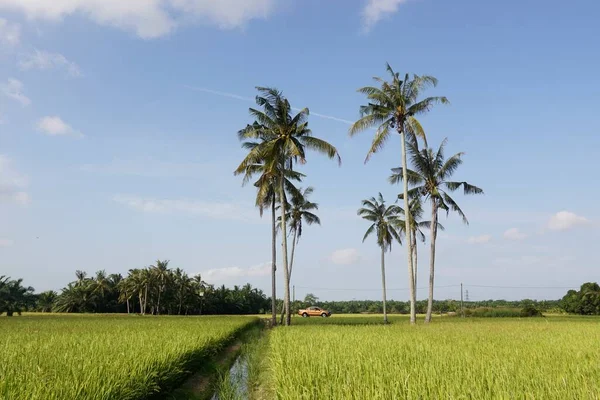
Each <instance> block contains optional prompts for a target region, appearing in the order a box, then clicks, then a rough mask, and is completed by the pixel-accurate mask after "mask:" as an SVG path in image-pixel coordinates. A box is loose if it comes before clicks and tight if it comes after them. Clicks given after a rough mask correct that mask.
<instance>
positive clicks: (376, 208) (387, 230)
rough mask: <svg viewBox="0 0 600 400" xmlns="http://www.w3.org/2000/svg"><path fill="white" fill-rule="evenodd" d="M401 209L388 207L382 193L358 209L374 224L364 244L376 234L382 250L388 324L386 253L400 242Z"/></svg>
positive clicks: (361, 214) (384, 313)
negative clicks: (394, 244)
mask: <svg viewBox="0 0 600 400" xmlns="http://www.w3.org/2000/svg"><path fill="white" fill-rule="evenodd" d="M400 212H401V209H400V207H398V206H397V205H395V204H392V205H389V206H386V204H385V200H384V199H383V196H382V195H381V193H379V196H378V198H377V199H376V198H375V197H371V198H370V199H369V200H363V201H362V208H359V209H358V215H359V216H361V217H362V218H363V219H366V220H367V221H369V222H372V224H371V226H370V227H369V229H367V232H366V233H365V236H364V237H363V242H364V241H365V240H367V238H368V237H369V236H370V235H371V234H372V233H373V232H375V233H376V235H377V245H379V247H380V248H381V286H382V289H383V322H384V323H386V324H387V322H388V318H387V309H386V290H385V252H386V251H388V250H390V251H391V250H392V242H394V241H398V243H401V241H400V234H399V232H398V230H397V229H396V227H397V226H398V225H400V222H401V220H400V217H399V214H400Z"/></svg>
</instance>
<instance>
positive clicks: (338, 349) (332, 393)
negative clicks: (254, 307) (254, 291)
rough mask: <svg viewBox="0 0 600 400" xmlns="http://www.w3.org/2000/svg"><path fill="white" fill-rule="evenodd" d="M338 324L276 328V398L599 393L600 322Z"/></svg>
mask: <svg viewBox="0 0 600 400" xmlns="http://www.w3.org/2000/svg"><path fill="white" fill-rule="evenodd" d="M378 318H379V317H340V318H339V319H340V321H339V322H343V323H349V322H351V321H352V319H354V320H356V321H361V320H362V321H363V322H367V320H368V319H378ZM398 318H404V317H398ZM334 321H335V320H334V317H332V318H331V320H329V322H321V321H320V320H317V319H316V318H315V319H310V318H309V319H308V320H307V321H302V322H299V323H298V324H297V325H296V326H292V327H290V328H283V327H280V328H276V329H275V330H273V331H272V332H271V337H270V341H269V353H270V354H269V362H270V365H271V368H270V380H271V382H270V385H271V390H273V391H274V393H275V394H276V395H275V398H277V399H561V400H562V399H598V398H600V319H598V318H573V317H552V318H531V319H529V318H523V319H518V318H517V319H511V318H501V319H478V318H468V319H462V318H437V319H436V320H435V321H434V323H433V324H431V325H430V326H425V325H423V324H422V322H421V323H420V324H419V325H417V326H410V325H408V323H406V320H404V321H403V322H402V323H400V321H398V320H396V321H395V322H396V323H394V324H391V325H387V326H384V325H368V326H362V325H358V324H356V325H339V326H336V325H334V324H333V323H334ZM294 322H296V320H295V321H294Z"/></svg>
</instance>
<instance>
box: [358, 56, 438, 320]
mask: <svg viewBox="0 0 600 400" xmlns="http://www.w3.org/2000/svg"><path fill="white" fill-rule="evenodd" d="M387 71H388V72H389V74H390V75H391V81H385V80H384V79H382V78H379V77H374V78H373V79H374V80H375V82H377V84H378V85H380V87H375V86H366V87H362V88H360V89H358V91H359V92H360V93H363V94H365V95H366V96H367V99H368V104H367V105H364V106H361V107H360V115H361V118H360V119H359V120H358V121H356V122H355V123H354V124H353V125H352V126H351V127H350V131H349V133H350V136H354V135H356V134H357V133H358V132H361V131H364V130H366V129H368V128H372V127H377V130H376V132H375V137H374V138H373V142H372V144H371V148H370V149H369V152H368V153H367V157H366V159H365V162H367V161H368V160H369V158H370V157H371V156H372V155H373V154H375V153H377V152H378V151H379V150H381V149H382V148H383V147H384V145H385V143H386V142H387V141H388V139H389V137H390V135H391V133H392V132H393V131H394V130H395V131H396V132H397V133H398V134H400V142H401V145H402V167H403V168H406V167H407V163H406V142H407V140H406V137H407V136H408V139H409V141H416V138H417V137H420V138H421V139H423V140H425V132H424V131H423V128H422V127H421V124H420V123H419V121H418V120H417V116H419V115H422V114H424V113H426V112H427V111H429V110H430V109H431V107H432V106H433V105H434V104H435V103H448V100H447V99H446V98H445V97H427V98H425V99H422V100H419V98H420V95H421V92H423V90H425V89H427V88H429V87H431V86H434V87H435V86H436V85H437V79H435V78H434V77H432V76H427V75H423V76H419V75H413V76H412V77H410V76H409V75H408V74H406V75H405V76H404V79H401V78H400V74H399V73H397V72H394V70H393V69H392V67H391V66H390V65H389V64H387ZM404 180H405V181H406V177H405V178H404ZM407 192H408V185H406V184H405V185H404V194H405V200H404V209H405V210H409V205H408V195H407ZM405 224H406V226H405V232H406V239H407V244H408V246H407V247H408V251H407V259H408V276H409V287H410V322H411V323H413V324H414V323H415V321H416V310H415V302H416V293H415V287H414V277H413V274H414V271H413V266H412V254H413V252H412V247H413V246H412V245H413V241H412V239H411V230H410V215H407V218H405Z"/></svg>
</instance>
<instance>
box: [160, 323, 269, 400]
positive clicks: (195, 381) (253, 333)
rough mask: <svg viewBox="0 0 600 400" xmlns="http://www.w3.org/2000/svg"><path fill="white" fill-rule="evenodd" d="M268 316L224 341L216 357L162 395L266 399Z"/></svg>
mask: <svg viewBox="0 0 600 400" xmlns="http://www.w3.org/2000/svg"><path fill="white" fill-rule="evenodd" d="M268 329H269V328H268V324H266V323H265V320H264V319H259V320H257V321H256V322H255V323H251V324H249V325H248V326H246V327H244V329H242V330H240V331H239V332H237V333H236V334H235V335H233V337H232V338H231V339H230V340H229V341H227V342H226V343H223V344H222V346H221V347H220V349H219V351H217V352H215V354H213V356H212V357H209V358H205V359H204V360H202V362H201V363H198V365H197V366H196V368H195V369H193V370H192V374H191V375H190V376H189V377H188V378H187V379H186V380H185V381H184V382H183V383H182V384H181V385H180V386H179V387H177V388H176V389H174V390H173V391H171V392H169V393H167V394H165V395H162V396H159V397H158V398H162V399H169V400H184V399H190V400H253V399H262V398H266V397H265V396H266V394H265V388H262V387H261V386H260V384H259V383H260V382H261V380H262V376H263V374H264V367H265V360H264V358H263V356H264V353H265V351H266V347H267V344H268Z"/></svg>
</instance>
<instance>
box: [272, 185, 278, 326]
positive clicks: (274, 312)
mask: <svg viewBox="0 0 600 400" xmlns="http://www.w3.org/2000/svg"><path fill="white" fill-rule="evenodd" d="M276 219H277V217H276V215H275V195H273V201H272V202H271V246H272V247H271V253H272V254H271V256H272V257H273V259H272V261H271V293H272V295H271V325H272V326H275V325H276V324H277V292H276V290H275V289H276V287H275V281H276V276H275V272H276V271H277V265H276V262H277V229H276V222H275V221H276Z"/></svg>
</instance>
